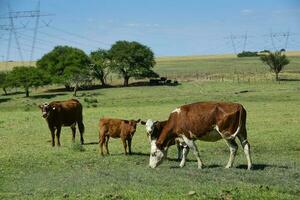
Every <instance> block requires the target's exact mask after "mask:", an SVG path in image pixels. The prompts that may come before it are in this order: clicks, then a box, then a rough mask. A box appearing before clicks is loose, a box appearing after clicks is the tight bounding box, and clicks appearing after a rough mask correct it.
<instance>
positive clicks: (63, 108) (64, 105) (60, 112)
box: [39, 99, 84, 146]
mask: <svg viewBox="0 0 300 200" xmlns="http://www.w3.org/2000/svg"><path fill="white" fill-rule="evenodd" d="M39 108H40V109H41V110H42V113H43V117H44V118H45V119H46V121H47V123H48V126H49V129H50V131H51V136H52V146H55V140H54V139H55V130H56V139H57V145H58V146H60V132H61V127H62V126H70V127H71V129H72V140H73V142H74V141H75V134H76V124H78V129H79V132H80V142H81V144H83V143H84V140H83V132H84V124H83V122H82V105H81V104H80V102H79V101H78V100H76V99H70V100H66V101H52V102H51V103H50V104H48V103H44V104H43V105H40V106H39Z"/></svg>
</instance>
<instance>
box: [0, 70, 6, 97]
mask: <svg viewBox="0 0 300 200" xmlns="http://www.w3.org/2000/svg"><path fill="white" fill-rule="evenodd" d="M7 74H8V72H4V71H1V72H0V87H2V89H3V92H4V94H5V95H7V91H6V88H7V87H8V84H7Z"/></svg>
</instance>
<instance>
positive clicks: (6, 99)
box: [0, 98, 10, 103]
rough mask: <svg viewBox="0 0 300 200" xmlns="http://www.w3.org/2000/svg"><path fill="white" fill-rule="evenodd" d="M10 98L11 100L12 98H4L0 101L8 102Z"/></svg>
mask: <svg viewBox="0 0 300 200" xmlns="http://www.w3.org/2000/svg"><path fill="white" fill-rule="evenodd" d="M9 100H10V98H4V99H0V103H4V102H7V101H9Z"/></svg>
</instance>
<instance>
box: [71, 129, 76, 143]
mask: <svg viewBox="0 0 300 200" xmlns="http://www.w3.org/2000/svg"><path fill="white" fill-rule="evenodd" d="M71 130H72V142H73V143H74V142H75V135H76V126H75V125H72V126H71Z"/></svg>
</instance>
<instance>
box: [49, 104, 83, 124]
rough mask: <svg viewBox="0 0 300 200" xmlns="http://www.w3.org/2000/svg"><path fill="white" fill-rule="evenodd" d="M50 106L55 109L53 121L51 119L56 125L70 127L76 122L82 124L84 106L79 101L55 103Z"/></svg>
mask: <svg viewBox="0 0 300 200" xmlns="http://www.w3.org/2000/svg"><path fill="white" fill-rule="evenodd" d="M50 106H51V107H55V113H54V115H53V117H52V119H49V120H51V121H54V123H61V124H62V125H64V126H70V125H72V124H74V123H75V122H82V105H81V103H80V102H79V101H78V100H76V99H70V100H66V101H53V102H51V103H50Z"/></svg>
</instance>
